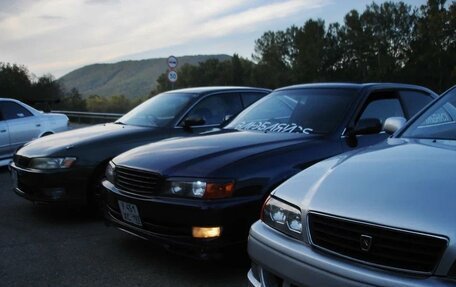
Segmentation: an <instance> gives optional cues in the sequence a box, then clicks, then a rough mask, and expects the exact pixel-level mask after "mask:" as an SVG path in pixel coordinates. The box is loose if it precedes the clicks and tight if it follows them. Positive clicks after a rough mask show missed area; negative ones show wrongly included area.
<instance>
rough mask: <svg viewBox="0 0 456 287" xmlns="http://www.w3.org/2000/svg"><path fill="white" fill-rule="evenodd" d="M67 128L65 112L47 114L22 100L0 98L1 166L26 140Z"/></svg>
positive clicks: (5, 163)
mask: <svg viewBox="0 0 456 287" xmlns="http://www.w3.org/2000/svg"><path fill="white" fill-rule="evenodd" d="M67 128H68V117H67V116H65V115H63V114H45V113H43V112H40V111H38V110H35V109H34V108H32V107H30V106H28V105H26V104H24V103H22V102H20V101H17V100H14V99H5V98H0V166H4V165H7V164H8V163H9V161H10V160H11V158H12V157H13V154H14V152H15V151H16V150H17V149H18V148H19V147H21V146H23V145H24V144H25V143H26V142H29V141H31V140H32V139H35V138H39V137H42V136H46V135H49V134H53V133H56V132H60V131H64V130H66V129H67Z"/></svg>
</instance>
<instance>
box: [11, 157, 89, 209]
mask: <svg viewBox="0 0 456 287" xmlns="http://www.w3.org/2000/svg"><path fill="white" fill-rule="evenodd" d="M10 172H11V173H15V174H16V175H17V181H16V183H15V187H13V189H14V192H15V193H16V194H17V195H19V196H21V197H23V198H25V199H28V200H31V201H33V202H42V203H71V204H86V203H87V188H88V185H89V181H90V176H91V174H92V169H91V168H71V169H62V170H49V171H43V170H33V169H25V168H20V167H18V166H16V165H15V164H14V163H11V164H10Z"/></svg>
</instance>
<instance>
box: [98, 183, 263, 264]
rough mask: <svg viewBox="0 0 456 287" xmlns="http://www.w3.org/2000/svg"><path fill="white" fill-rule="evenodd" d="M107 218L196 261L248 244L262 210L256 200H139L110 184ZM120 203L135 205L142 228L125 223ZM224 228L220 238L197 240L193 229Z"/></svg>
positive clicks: (245, 198)
mask: <svg viewBox="0 0 456 287" xmlns="http://www.w3.org/2000/svg"><path fill="white" fill-rule="evenodd" d="M103 186H104V187H105V189H106V194H105V197H106V208H105V217H106V219H107V221H108V223H109V224H112V225H114V226H116V227H117V228H119V229H120V230H122V231H125V232H127V233H130V234H133V235H136V236H138V237H141V238H143V239H147V240H151V241H154V242H156V243H159V244H161V245H163V246H165V247H167V248H172V250H173V251H175V252H177V253H181V254H186V255H190V256H192V257H200V258H212V257H218V256H219V255H220V253H221V252H223V251H224V250H225V249H229V248H231V247H237V246H239V245H241V244H245V243H246V241H247V234H248V230H249V227H250V225H251V223H252V222H254V221H255V220H256V219H257V218H258V214H259V210H260V207H261V204H260V199H259V198H256V197H244V198H230V199H227V200H213V201H202V200H195V199H182V198H165V197H153V198H151V197H149V198H144V197H136V196H135V195H131V194H125V193H122V192H121V191H120V190H118V189H117V188H116V187H115V186H114V185H112V184H111V183H110V182H108V181H104V182H103ZM119 200H120V201H123V202H127V203H130V204H134V205H135V206H136V207H137V209H138V213H139V215H140V218H141V222H142V226H137V225H135V224H133V223H129V222H126V221H124V219H123V217H122V215H121V211H120V208H119V203H118V202H119ZM194 226H195V227H221V230H222V232H221V235H220V236H219V237H216V238H194V237H193V236H192V227H194Z"/></svg>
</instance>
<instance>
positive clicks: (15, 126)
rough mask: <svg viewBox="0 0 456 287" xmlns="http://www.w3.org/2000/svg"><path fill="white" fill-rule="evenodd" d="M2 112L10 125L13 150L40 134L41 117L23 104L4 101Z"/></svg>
mask: <svg viewBox="0 0 456 287" xmlns="http://www.w3.org/2000/svg"><path fill="white" fill-rule="evenodd" d="M2 114H3V118H4V119H5V121H6V124H7V125H8V130H9V138H10V144H11V148H12V150H13V151H15V150H16V149H17V148H19V147H21V146H22V145H24V144H25V143H26V142H28V141H30V140H32V139H35V138H37V137H38V136H39V135H40V133H41V123H40V121H39V118H38V117H37V116H35V115H33V114H32V113H31V112H30V111H29V110H28V109H26V108H25V107H23V106H22V105H20V104H18V103H16V102H13V101H4V102H3V105H2Z"/></svg>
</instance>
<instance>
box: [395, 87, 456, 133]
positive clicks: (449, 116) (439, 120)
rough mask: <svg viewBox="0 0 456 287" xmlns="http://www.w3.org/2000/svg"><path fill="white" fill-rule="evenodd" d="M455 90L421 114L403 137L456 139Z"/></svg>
mask: <svg viewBox="0 0 456 287" xmlns="http://www.w3.org/2000/svg"><path fill="white" fill-rule="evenodd" d="M455 120H456V90H453V92H452V93H450V94H447V95H445V96H444V98H442V99H441V100H439V101H438V102H436V104H434V105H433V106H432V107H431V108H430V109H428V110H427V111H426V112H425V113H424V114H422V115H421V116H420V117H419V118H418V119H417V120H416V121H415V122H414V123H413V124H412V125H411V126H410V127H409V128H407V130H406V131H405V132H404V133H403V136H404V137H413V138H432V139H445V140H456V121H455Z"/></svg>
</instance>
